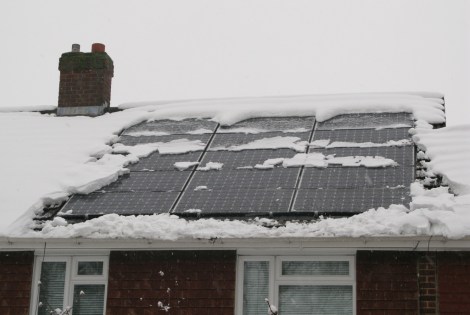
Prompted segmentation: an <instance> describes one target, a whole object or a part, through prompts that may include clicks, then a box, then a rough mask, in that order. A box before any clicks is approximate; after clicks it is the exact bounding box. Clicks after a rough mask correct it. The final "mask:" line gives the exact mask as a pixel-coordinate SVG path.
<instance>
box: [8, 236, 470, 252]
mask: <svg viewBox="0 0 470 315" xmlns="http://www.w3.org/2000/svg"><path fill="white" fill-rule="evenodd" d="M45 244H46V246H47V248H48V249H58V250H60V249H66V250H165V249H166V250H168V249H174V250H197V249H198V250H208V249H210V250H229V249H230V250H238V251H241V252H249V251H251V250H254V251H256V252H258V253H259V252H260V251H263V252H269V251H272V250H286V251H293V252H298V251H303V250H319V251H325V252H329V251H335V252H338V251H344V252H350V251H355V250H362V249H366V250H420V251H427V250H433V251H434V250H467V251H468V250H470V237H466V238H463V239H459V240H450V239H447V238H445V237H442V236H419V237H360V238H332V237H331V238H250V239H222V238H217V239H182V240H174V241H172V240H150V239H132V240H131V239H85V238H74V239H57V238H55V239H40V238H4V237H3V238H0V251H7V250H16V251H18V250H42V249H43V248H44V245H45Z"/></svg>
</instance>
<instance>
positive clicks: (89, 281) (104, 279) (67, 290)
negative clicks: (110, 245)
mask: <svg viewBox="0 0 470 315" xmlns="http://www.w3.org/2000/svg"><path fill="white" fill-rule="evenodd" d="M81 261H101V262H103V274H102V275H78V262H81ZM43 262H65V263H66V265H65V284H64V300H63V303H62V309H63V308H65V307H67V306H72V305H73V290H74V287H75V285H85V284H86V285H104V301H103V314H106V300H107V296H108V268H109V256H106V255H96V256H94V255H74V256H54V255H52V256H46V257H41V256H36V259H35V264H34V276H33V280H34V282H33V284H34V285H33V286H32V290H33V292H32V294H31V307H30V314H31V315H36V309H37V307H38V305H37V304H38V303H39V285H38V284H39V281H40V279H41V268H42V263H43ZM72 314H73V309H72Z"/></svg>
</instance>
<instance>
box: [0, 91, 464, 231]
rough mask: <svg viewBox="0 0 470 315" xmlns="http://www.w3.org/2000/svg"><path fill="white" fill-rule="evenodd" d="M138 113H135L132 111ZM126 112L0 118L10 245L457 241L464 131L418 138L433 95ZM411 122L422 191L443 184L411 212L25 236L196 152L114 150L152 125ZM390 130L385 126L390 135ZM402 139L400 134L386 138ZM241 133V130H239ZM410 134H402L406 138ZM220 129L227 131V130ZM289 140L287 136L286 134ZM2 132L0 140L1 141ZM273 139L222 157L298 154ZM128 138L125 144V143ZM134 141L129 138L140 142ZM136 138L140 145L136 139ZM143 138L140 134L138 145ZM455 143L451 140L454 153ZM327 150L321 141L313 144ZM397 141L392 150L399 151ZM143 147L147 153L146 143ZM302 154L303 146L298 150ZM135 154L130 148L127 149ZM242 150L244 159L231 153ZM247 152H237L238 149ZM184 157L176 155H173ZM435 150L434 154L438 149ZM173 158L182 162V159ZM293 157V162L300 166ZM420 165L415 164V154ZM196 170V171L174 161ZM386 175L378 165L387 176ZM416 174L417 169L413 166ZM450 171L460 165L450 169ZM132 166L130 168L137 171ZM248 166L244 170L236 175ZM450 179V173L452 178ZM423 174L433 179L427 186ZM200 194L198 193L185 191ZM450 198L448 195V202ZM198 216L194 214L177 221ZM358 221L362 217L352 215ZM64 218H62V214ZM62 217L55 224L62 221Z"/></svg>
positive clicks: (163, 147) (118, 224)
mask: <svg viewBox="0 0 470 315" xmlns="http://www.w3.org/2000/svg"><path fill="white" fill-rule="evenodd" d="M137 105H142V106H137ZM123 107H126V108H129V109H127V110H124V111H121V112H116V113H113V114H106V115H104V116H101V117H98V118H88V117H56V116H54V115H40V114H38V113H2V114H0V125H1V126H2V128H4V130H5V132H2V133H1V135H0V137H2V141H1V143H2V147H3V149H4V150H3V152H7V154H5V153H4V154H2V158H1V165H3V167H4V170H3V172H2V173H3V176H2V177H3V179H4V180H2V181H1V193H0V203H1V205H2V206H1V207H2V221H1V223H0V233H2V234H3V235H7V236H16V237H54V238H55V237H59V238H66V237H98V238H116V237H119V238H142V237H146V238H155V239H178V238H193V237H240V238H244V237H306V236H307V237H308V236H327V237H328V236H353V237H354V236H363V235H376V236H387V235H389V236H397V235H429V234H438V235H444V236H448V237H462V236H465V235H468V234H469V232H470V215H467V214H466V212H468V210H470V209H469V208H470V206H469V204H470V200H469V199H470V198H467V194H468V193H469V192H470V189H469V187H470V182H469V178H470V176H468V175H470V174H465V172H468V167H467V168H466V167H464V165H465V158H467V160H468V154H467V153H468V152H470V144H469V140H467V138H466V137H465V133H468V129H469V128H467V127H466V126H463V127H459V128H443V129H438V130H431V129H429V126H430V125H429V124H442V123H444V122H445V118H444V113H443V100H442V99H441V98H440V95H438V94H423V93H421V94H419V95H416V94H411V93H408V94H354V95H326V96H295V97H277V98H243V99H225V100H202V101H187V102H183V101H177V102H155V103H145V104H134V105H130V104H127V105H126V106H123ZM401 112H406V113H411V114H412V115H413V118H414V119H415V120H416V128H414V129H413V130H412V132H413V134H414V136H413V139H414V140H415V141H416V142H417V143H418V145H419V146H420V147H421V148H423V149H425V151H426V154H427V156H423V159H424V160H425V159H426V158H428V157H429V158H431V162H429V163H427V165H426V168H425V171H424V172H426V174H425V178H426V180H425V184H426V183H429V182H430V181H431V182H432V181H433V180H434V175H437V174H438V175H441V176H443V180H444V183H446V184H449V185H450V188H451V189H452V193H449V192H448V191H447V187H438V188H435V189H432V190H429V189H424V188H423V187H422V185H421V184H419V183H414V184H412V185H411V194H412V195H413V200H412V202H411V206H410V207H407V206H408V205H406V204H405V205H403V204H402V205H391V206H389V207H388V208H387V209H385V208H379V209H371V210H368V211H365V212H363V213H361V214H357V215H354V216H352V217H349V218H321V219H319V220H316V221H314V222H313V221H312V222H308V223H294V222H287V223H286V224H285V225H282V226H278V227H275V228H270V229H268V228H265V227H263V226H264V225H266V224H267V225H271V226H272V225H276V223H275V222H273V221H272V219H259V220H253V221H237V220H232V221H224V220H216V219H199V220H194V221H187V220H185V219H182V218H178V217H176V216H173V215H169V214H158V215H151V216H119V215H116V214H109V215H104V216H101V217H99V218H96V219H92V220H88V221H86V222H82V223H77V224H70V223H68V222H67V221H66V220H65V219H64V218H63V217H60V216H58V217H56V218H54V219H53V220H51V221H48V222H46V223H45V224H44V225H43V226H42V230H40V231H33V230H32V229H31V227H34V226H35V225H34V224H33V217H34V216H36V215H37V214H38V213H40V212H41V211H42V209H43V208H44V206H46V205H48V206H51V205H54V204H60V203H61V202H62V201H63V200H66V199H67V198H68V197H69V196H70V195H71V194H74V193H85V194H86V193H90V192H93V191H96V190H97V189H101V188H102V187H103V186H105V185H108V184H110V183H112V182H114V181H116V179H117V178H118V177H119V176H120V175H122V174H125V173H127V172H128V171H129V170H128V168H127V166H128V165H129V163H134V162H137V161H138V160H139V158H142V157H144V156H148V155H149V154H151V153H152V152H155V151H159V152H166V153H183V152H187V151H188V150H189V151H196V152H197V151H198V150H200V149H201V143H200V142H198V141H196V140H194V141H193V140H191V139H190V137H189V136H188V137H187V138H188V139H187V141H186V142H184V141H183V142H181V141H180V142H178V141H176V142H172V141H160V142H150V143H146V144H142V143H140V145H139V143H132V145H129V143H127V144H125V143H122V141H121V143H116V142H117V141H118V140H119V137H118V134H119V133H120V132H121V131H122V130H123V129H125V128H129V127H131V126H134V125H137V124H139V123H141V122H145V121H153V120H161V119H185V118H205V119H209V120H210V121H214V122H216V123H219V124H220V125H221V126H230V125H233V124H235V123H237V122H240V121H244V120H246V119H250V118H259V117H286V116H288V117H292V116H296V117H309V116H315V119H316V121H318V122H322V121H326V120H328V119H330V118H332V117H337V116H338V115H342V114H351V113H401ZM241 126H242V127H237V128H238V129H237V128H235V127H232V129H233V130H236V131H237V132H244V133H248V134H255V133H256V132H265V131H266V130H254V129H253V128H251V129H250V128H249V127H247V126H243V124H241ZM389 127H391V126H389ZM396 127H401V128H403V127H405V126H395V128H396ZM133 128H134V129H132V128H131V129H129V130H128V131H127V132H126V133H128V135H127V136H128V137H133V136H134V137H135V138H145V137H148V138H151V137H158V136H164V135H163V134H160V135H158V134H156V133H155V132H154V133H153V134H148V132H150V133H152V132H151V131H149V130H143V131H144V132H143V131H142V130H140V131H139V130H138V129H136V128H135V127H133ZM240 128H241V129H240ZM406 128H407V129H409V126H406ZM226 129H230V128H226ZM294 129H295V128H294ZM6 130H7V131H8V132H6ZM193 131H195V132H193V135H204V133H205V131H204V128H202V129H201V130H193ZM289 131H290V133H289V132H288V133H286V134H285V135H284V136H281V137H279V138H275V137H270V138H266V137H265V138H262V139H264V140H263V141H261V142H260V141H258V143H256V141H252V142H250V143H242V144H240V145H238V146H234V147H233V146H232V147H227V146H226V147H224V148H223V149H224V150H232V151H237V150H245V149H249V146H252V148H254V149H259V148H260V147H263V146H264V148H269V149H274V148H289V149H291V150H297V151H301V148H302V146H303V147H304V148H305V147H306V145H308V143H303V142H302V141H303V140H301V139H297V138H296V137H295V136H293V134H295V132H302V131H301V130H289ZM132 132H134V134H132ZM139 132H140V134H139ZM142 132H143V133H142ZM145 132H147V134H145ZM454 139H458V140H456V141H454ZM321 140H327V139H321ZM400 140H403V141H400ZM406 141H409V140H406V139H395V140H393V142H389V143H386V142H384V143H375V142H370V143H364V142H361V143H359V142H356V143H351V142H349V143H341V142H339V141H330V142H327V141H317V142H313V141H312V143H310V146H311V147H313V148H315V147H316V148H321V147H323V148H325V147H328V146H329V147H330V148H334V147H345V146H348V147H351V146H353V147H354V146H356V147H362V148H371V147H374V146H375V147H400V146H406V145H409V143H407V142H406ZM147 142H148V141H147ZM304 142H305V141H304ZM136 144H137V145H136ZM240 146H244V147H240ZM247 146H248V148H247ZM182 148H183V149H182ZM443 148H445V149H443ZM181 150H182V151H181ZM302 154H303V155H302ZM420 154H421V155H424V154H425V153H420ZM180 162H195V161H180ZM394 162H395V163H396V161H388V160H387V159H386V158H383V159H380V158H377V157H372V156H369V157H367V156H365V157H362V158H361V157H359V158H358V157H355V158H349V159H344V158H343V159H338V158H337V157H332V156H326V155H313V154H311V155H309V154H305V153H299V154H298V155H296V156H293V157H288V158H283V159H280V158H277V159H267V160H266V161H265V163H262V164H260V165H250V166H252V167H258V168H260V169H261V168H265V169H272V168H273V167H279V165H283V166H286V167H288V166H321V167H324V166H325V163H326V164H327V165H328V164H329V163H333V164H336V165H338V164H341V165H348V166H351V165H361V163H362V165H363V167H365V166H386V167H393V163H394ZM387 163H388V164H387ZM424 163H426V162H424ZM459 163H461V164H459ZM137 165H138V164H137ZM247 166H248V165H247ZM175 167H178V168H182V169H184V168H186V167H188V168H189V167H196V164H195V163H193V164H192V165H191V164H184V163H183V164H178V165H175ZM199 167H208V169H211V168H215V169H217V168H220V167H222V166H221V165H217V164H215V165H212V164H210V165H199ZM459 169H460V170H461V171H460V172H459ZM433 173H434V174H433ZM195 188H198V189H200V190H202V191H204V189H205V188H204V187H203V186H198V187H195ZM453 193H459V194H460V195H459V196H455V195H454V194H453ZM187 210H189V211H188V213H190V214H191V213H196V214H197V213H198V210H200V209H187ZM363 210H367V209H363ZM65 214H66V213H65ZM64 217H66V215H64Z"/></svg>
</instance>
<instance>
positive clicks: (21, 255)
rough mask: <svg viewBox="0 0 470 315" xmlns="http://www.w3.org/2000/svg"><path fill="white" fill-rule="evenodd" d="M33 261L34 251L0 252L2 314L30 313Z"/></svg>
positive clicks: (0, 311) (0, 301)
mask: <svg viewBox="0 0 470 315" xmlns="http://www.w3.org/2000/svg"><path fill="white" fill-rule="evenodd" d="M33 262H34V254H33V252H0V314H2V315H27V314H29V303H30V296H31V282H32V280H31V279H32V275H33Z"/></svg>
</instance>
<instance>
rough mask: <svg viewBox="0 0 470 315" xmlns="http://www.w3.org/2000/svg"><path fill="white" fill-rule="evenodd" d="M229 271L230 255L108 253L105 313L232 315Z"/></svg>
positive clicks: (232, 260)
mask: <svg viewBox="0 0 470 315" xmlns="http://www.w3.org/2000/svg"><path fill="white" fill-rule="evenodd" d="M235 271H236V252H235V251H115V252H111V255H110V259H109V280H108V299H107V312H106V313H107V314H108V315H111V314H112V315H124V314H126V315H134V314H135V315H137V314H139V315H140V314H146V315H147V314H149V315H150V314H167V313H166V312H165V311H164V310H163V308H164V307H165V306H169V307H170V308H171V314H172V315H196V314H197V315H208V314H218V315H233V314H234V305H235ZM159 302H161V305H160V306H159Z"/></svg>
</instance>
